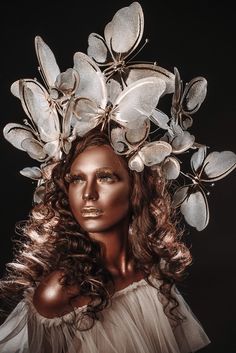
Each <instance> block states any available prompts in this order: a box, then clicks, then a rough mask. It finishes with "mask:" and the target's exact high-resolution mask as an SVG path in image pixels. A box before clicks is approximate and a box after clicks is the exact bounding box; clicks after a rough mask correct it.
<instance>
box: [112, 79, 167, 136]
mask: <svg viewBox="0 0 236 353" xmlns="http://www.w3.org/2000/svg"><path fill="white" fill-rule="evenodd" d="M165 86H166V85H165V82H164V81H163V80H161V79H159V78H157V77H148V78H144V79H141V80H138V81H137V82H134V83H132V84H131V85H130V86H128V87H126V88H125V89H124V90H123V91H122V92H121V93H120V94H119V96H118V97H117V99H116V101H115V103H114V108H113V110H112V112H111V115H112V116H111V118H112V119H113V120H116V121H117V122H118V123H120V124H121V125H123V126H126V127H128V128H129V129H132V128H136V129H137V128H139V127H141V126H143V124H144V121H145V120H147V119H148V118H149V117H150V116H151V114H152V112H153V111H154V109H155V107H156V105H157V103H158V101H159V98H160V96H161V95H162V93H163V92H164V90H165Z"/></svg>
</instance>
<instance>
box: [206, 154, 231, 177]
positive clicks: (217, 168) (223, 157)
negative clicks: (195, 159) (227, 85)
mask: <svg viewBox="0 0 236 353" xmlns="http://www.w3.org/2000/svg"><path fill="white" fill-rule="evenodd" d="M235 168H236V154H235V153H233V152H231V151H223V152H211V153H210V154H209V155H208V156H207V157H206V159H205V161H204V164H203V173H204V174H203V177H202V178H201V180H202V181H205V182H213V181H217V180H220V179H222V178H224V177H225V176H226V175H228V174H229V173H231V172H232V171H233V170H234V169H235ZM204 176H207V178H204Z"/></svg>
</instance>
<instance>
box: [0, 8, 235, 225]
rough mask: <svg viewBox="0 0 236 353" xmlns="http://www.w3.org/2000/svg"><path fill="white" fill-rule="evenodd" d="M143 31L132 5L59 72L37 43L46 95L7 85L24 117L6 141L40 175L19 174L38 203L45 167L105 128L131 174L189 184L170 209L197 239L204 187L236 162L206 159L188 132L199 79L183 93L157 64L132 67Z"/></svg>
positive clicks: (8, 130)
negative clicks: (185, 166) (147, 172)
mask: <svg viewBox="0 0 236 353" xmlns="http://www.w3.org/2000/svg"><path fill="white" fill-rule="evenodd" d="M143 30H144V17H143V11H142V8H141V6H140V4H139V3H138V2H133V3H132V4H131V5H130V6H129V7H124V8H122V9H120V10H119V11H117V12H116V14H115V15H114V17H113V19H112V20H111V22H109V23H108V24H107V25H106V27H105V30H104V37H102V36H100V35H99V34H96V33H91V34H90V35H89V37H88V50H87V54H88V55H86V54H84V53H81V52H76V53H75V54H74V66H73V68H69V69H68V70H66V71H65V72H61V71H60V69H59V67H58V65H57V62H56V59H55V56H54V54H53V52H52V51H51V49H50V48H49V47H48V45H47V44H46V43H45V42H44V41H43V39H42V38H41V37H39V36H37V37H36V38H35V49H36V54H37V58H38V61H39V70H40V73H41V76H42V78H43V81H44V84H45V87H46V88H45V87H44V86H43V85H42V84H41V83H40V82H39V81H38V80H36V79H20V80H18V81H16V82H14V83H13V84H12V86H11V92H12V93H13V95H15V96H16V97H17V98H19V99H20V101H21V104H22V107H23V109H24V111H25V114H26V116H27V117H26V119H25V120H24V121H23V125H21V124H18V123H9V124H7V125H6V126H5V128H4V131H3V132H4V137H5V138H6V139H7V140H8V141H9V142H10V143H11V144H12V145H13V146H15V147H16V148H18V149H20V150H23V151H26V152H27V153H28V154H29V155H30V157H31V158H33V159H35V160H37V161H38V162H40V166H39V167H30V168H24V169H23V170H21V171H20V173H21V174H22V175H24V176H26V177H29V178H31V179H34V180H37V181H38V186H37V188H36V191H35V193H34V201H35V202H40V201H41V193H42V192H43V190H44V183H45V180H46V179H47V178H48V177H50V165H52V164H53V165H54V164H55V163H57V162H58V161H60V160H61V159H62V158H63V157H64V156H65V155H67V154H68V153H69V151H70V148H71V144H72V141H73V140H75V139H76V137H78V136H81V137H82V136H83V135H85V134H86V133H87V132H88V131H90V130H91V129H93V128H95V127H96V126H99V127H100V128H101V130H103V129H104V127H105V126H106V127H107V129H106V130H107V131H108V135H109V139H110V143H111V145H112V147H113V148H114V150H115V152H116V153H117V154H120V155H125V156H126V157H127V158H128V166H129V168H130V169H132V170H135V171H137V172H141V171H142V170H143V169H144V167H145V166H148V167H152V168H154V169H155V167H156V166H157V165H161V166H162V168H163V170H164V173H165V176H166V178H167V179H168V180H172V179H177V178H178V177H179V176H183V177H184V178H185V179H186V180H187V182H186V183H184V184H183V185H182V186H180V187H179V188H178V189H177V190H176V191H175V192H174V194H173V203H174V206H175V207H180V211H181V212H182V214H183V215H184V218H185V220H186V222H187V223H188V224H189V225H191V226H192V227H195V228H197V230H199V231H200V230H203V229H204V228H205V227H206V226H207V224H208V221H209V209H208V202H207V196H206V195H207V192H206V191H205V183H213V182H215V181H217V180H219V179H222V178H223V177H225V176H226V175H227V174H229V173H230V172H231V171H232V170H233V169H234V168H235V167H236V155H235V154H234V153H233V152H231V151H223V152H211V153H209V154H208V155H207V147H206V146H205V145H203V144H199V143H197V142H196V140H195V137H194V136H193V135H192V134H191V133H190V132H189V131H188V130H189V129H190V128H191V126H192V124H193V119H192V115H193V114H194V113H195V112H197V111H198V109H199V108H200V106H201V104H202V102H203V101H204V99H205V97H206V92H207V81H206V79H205V78H204V77H196V78H194V79H192V80H191V81H190V82H189V83H186V84H185V85H184V84H183V82H182V80H181V78H180V74H179V72H178V70H177V69H176V68H175V69H174V73H171V72H169V71H168V70H166V69H164V68H162V67H160V66H158V65H157V64H156V63H151V62H134V61H132V57H131V56H132V54H133V53H134V52H135V51H136V50H137V47H138V45H139V43H140V41H141V39H142V35H143ZM166 94H172V103H171V107H170V111H169V113H168V114H166V113H164V112H163V111H160V110H159V109H157V105H158V102H159V99H161V97H162V96H164V95H166ZM154 132H155V133H154ZM153 136H155V137H154V138H153ZM191 151H192V152H193V153H192V155H191V158H190V165H191V169H192V172H191V173H187V172H184V171H183V170H181V154H185V155H186V152H191ZM188 155H189V153H188ZM48 171H49V172H48ZM181 179H183V178H181Z"/></svg>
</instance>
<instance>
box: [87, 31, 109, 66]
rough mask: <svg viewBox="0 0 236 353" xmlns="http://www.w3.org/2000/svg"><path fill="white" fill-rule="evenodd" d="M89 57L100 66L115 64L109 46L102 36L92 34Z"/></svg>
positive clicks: (90, 36) (89, 39) (89, 41)
mask: <svg viewBox="0 0 236 353" xmlns="http://www.w3.org/2000/svg"><path fill="white" fill-rule="evenodd" d="M87 53H88V55H89V56H90V57H91V58H93V59H94V60H95V61H96V63H97V64H99V65H103V64H104V66H106V65H109V64H112V63H113V59H112V56H111V54H110V51H109V49H108V46H107V44H106V42H105V40H104V38H103V37H102V36H100V35H99V34H97V33H91V34H90V35H89V37H88V49H87Z"/></svg>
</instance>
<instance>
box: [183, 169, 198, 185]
mask: <svg viewBox="0 0 236 353" xmlns="http://www.w3.org/2000/svg"><path fill="white" fill-rule="evenodd" d="M180 174H181V175H183V176H185V177H186V178H188V179H190V180H192V182H193V183H194V184H196V180H195V179H194V177H193V176H192V175H190V174H188V173H184V172H182V171H180Z"/></svg>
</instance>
